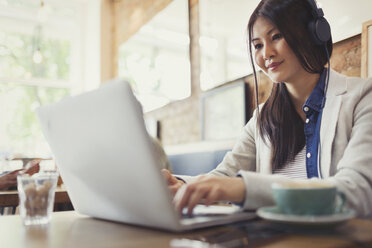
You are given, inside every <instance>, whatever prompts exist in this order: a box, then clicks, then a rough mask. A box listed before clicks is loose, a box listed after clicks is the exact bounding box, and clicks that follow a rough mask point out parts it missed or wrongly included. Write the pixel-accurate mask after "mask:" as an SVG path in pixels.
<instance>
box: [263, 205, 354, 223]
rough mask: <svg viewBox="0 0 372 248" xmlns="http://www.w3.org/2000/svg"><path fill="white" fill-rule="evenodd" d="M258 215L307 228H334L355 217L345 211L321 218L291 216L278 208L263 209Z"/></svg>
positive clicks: (350, 211) (348, 210)
mask: <svg viewBox="0 0 372 248" xmlns="http://www.w3.org/2000/svg"><path fill="white" fill-rule="evenodd" d="M257 215H258V216H260V217H261V218H263V219H266V220H270V221H273V222H277V223H283V224H292V225H306V226H332V225H337V224H340V223H343V222H345V221H348V220H350V219H352V218H354V217H355V211H354V210H352V209H345V210H343V211H342V212H340V213H336V214H331V215H321V216H306V215H289V214H284V213H282V212H281V211H280V210H279V209H278V207H277V206H271V207H262V208H259V209H258V210H257Z"/></svg>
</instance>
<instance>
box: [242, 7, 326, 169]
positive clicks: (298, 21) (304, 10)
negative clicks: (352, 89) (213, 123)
mask: <svg viewBox="0 0 372 248" xmlns="http://www.w3.org/2000/svg"><path fill="white" fill-rule="evenodd" d="M315 11H316V10H315V9H314V7H313V6H312V5H311V4H310V3H309V1H307V0H261V2H260V3H259V4H258V6H257V8H256V9H255V10H254V12H253V14H252V15H251V17H250V19H249V22H248V38H249V43H248V47H249V52H250V59H251V62H252V66H253V74H254V79H255V85H256V103H257V102H258V100H257V97H258V93H257V92H258V89H257V73H256V69H255V66H254V62H253V55H252V44H251V43H252V29H253V25H254V24H255V22H256V20H257V18H259V17H263V18H266V19H267V20H269V21H270V22H271V23H272V24H273V25H274V26H275V27H276V28H277V29H278V30H279V32H280V33H281V34H282V35H283V37H284V39H285V40H286V42H287V43H288V45H289V47H290V48H291V49H292V51H293V52H294V54H295V55H296V57H297V59H298V60H299V62H300V63H301V65H302V67H303V68H304V69H305V70H306V71H307V72H310V73H321V72H322V71H323V69H324V66H325V65H326V64H327V62H328V60H329V57H330V56H331V54H332V49H333V47H332V37H331V38H330V39H329V40H328V41H327V43H326V44H325V45H317V44H316V43H315V41H314V40H313V36H312V34H311V33H310V30H309V28H308V26H309V23H310V22H311V21H313V20H314V19H315V16H316V14H315V13H316V12H315ZM257 109H258V112H259V113H257V116H258V118H257V121H258V125H259V131H260V135H261V137H262V139H263V140H264V141H265V142H267V140H268V141H269V142H270V144H271V146H272V147H271V151H272V152H271V162H272V168H273V170H274V169H279V168H282V167H283V166H284V165H285V164H286V163H287V162H288V161H292V160H293V159H294V158H295V156H296V155H297V154H298V153H299V152H300V151H301V150H302V148H303V147H304V145H305V134H304V123H303V121H302V119H301V117H300V116H299V115H298V114H297V112H296V110H295V108H294V105H293V104H292V101H291V99H290V97H289V94H288V91H287V88H286V86H285V84H284V83H283V82H280V83H275V84H274V85H273V88H272V91H271V94H270V96H269V98H268V99H267V101H266V102H265V104H264V106H263V107H262V110H261V111H259V108H258V106H257Z"/></svg>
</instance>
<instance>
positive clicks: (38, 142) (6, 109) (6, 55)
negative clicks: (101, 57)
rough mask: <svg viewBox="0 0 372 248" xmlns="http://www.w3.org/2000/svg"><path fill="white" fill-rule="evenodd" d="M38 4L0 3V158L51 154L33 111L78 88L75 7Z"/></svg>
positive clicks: (24, 0)
mask: <svg viewBox="0 0 372 248" xmlns="http://www.w3.org/2000/svg"><path fill="white" fill-rule="evenodd" d="M40 3H41V2H40V1H35V0H19V1H10V0H8V1H1V2H0V120H1V121H0V133H1V134H2V135H1V136H0V137H1V138H0V156H2V157H6V158H9V157H12V156H20V157H44V158H46V157H50V156H51V154H50V151H49V146H48V144H47V143H46V142H45V140H44V138H43V135H42V132H41V128H40V126H39V122H38V120H37V117H36V115H35V113H34V111H35V109H36V108H37V107H38V106H40V105H44V104H48V103H51V102H55V101H58V100H60V99H61V98H63V97H65V96H68V95H69V94H70V93H71V91H72V90H73V89H74V87H76V85H74V83H73V78H74V75H73V70H72V65H73V64H74V63H75V60H74V59H76V58H74V57H73V56H72V51H73V49H76V48H75V47H76V40H75V39H74V37H73V34H75V33H74V30H75V29H76V28H74V26H76V25H74V24H75V20H76V18H75V15H76V12H75V9H74V8H73V5H71V4H70V5H67V4H66V5H61V2H60V3H59V4H58V5H56V4H54V2H53V1H50V2H49V1H48V5H46V4H45V5H43V6H41V4H40ZM56 3H57V2H56Z"/></svg>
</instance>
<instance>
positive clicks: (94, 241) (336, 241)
mask: <svg viewBox="0 0 372 248" xmlns="http://www.w3.org/2000/svg"><path fill="white" fill-rule="evenodd" d="M371 234H372V220H362V219H353V220H351V221H349V222H347V223H346V224H343V225H341V226H338V227H336V228H334V229H330V230H329V229H316V230H306V229H304V230H301V229H298V228H289V227H286V226H276V225H274V224H272V223H270V222H267V221H263V220H259V219H257V220H253V221H248V222H245V223H237V224H234V225H230V226H222V227H214V228H207V229H203V230H199V231H193V232H187V233H183V234H175V233H170V232H166V231H159V230H154V229H148V228H142V227H137V226H130V225H125V224H121V223H115V222H109V221H103V220H97V219H93V218H90V217H87V216H84V215H80V214H78V213H76V212H75V211H69V212H55V213H53V218H52V221H51V223H50V224H49V225H47V226H44V227H37V226H36V227H25V226H23V225H22V222H21V218H20V216H18V215H14V216H3V217H0V244H1V247H13V248H18V247H29V248H34V247H35V248H36V247H37V248H44V247H56V248H59V247H79V248H84V247H89V248H91V247H92V248H95V247H97V248H98V247H99V248H102V247H103V248H104V247H111V248H113V247H136V248H141V247H146V248H157V247H159V248H160V247H161V248H164V247H172V246H171V244H177V242H180V240H182V239H187V241H186V242H189V243H188V244H189V245H186V246H183V247H200V246H191V245H190V244H191V243H190V242H198V241H195V240H204V241H209V242H210V243H216V242H217V243H220V244H222V245H223V246H222V247H248V246H249V247H285V248H291V247H296V248H298V247H300V248H307V247H311V248H312V247H317V248H318V247H320V248H322V247H327V248H329V247H332V248H337V247H340V248H341V247H343V248H345V247H372V235H371ZM193 240H194V241H193ZM181 242H185V241H181ZM173 247H181V246H173ZM203 247H206V246H203ZM214 247H216V246H214Z"/></svg>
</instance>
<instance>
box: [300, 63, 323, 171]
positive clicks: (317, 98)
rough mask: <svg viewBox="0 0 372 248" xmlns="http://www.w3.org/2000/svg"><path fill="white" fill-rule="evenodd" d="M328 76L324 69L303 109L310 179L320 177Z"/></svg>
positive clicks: (307, 166)
mask: <svg viewBox="0 0 372 248" xmlns="http://www.w3.org/2000/svg"><path fill="white" fill-rule="evenodd" d="M326 74H327V69H324V70H323V72H322V74H321V75H320V78H319V81H318V83H317V85H316V86H315V88H314V90H313V91H312V92H311V94H310V96H309V98H308V99H307V100H306V102H305V104H304V106H303V107H302V110H303V111H304V113H305V115H306V120H305V124H304V129H305V130H304V131H305V140H306V171H307V177H308V178H312V177H320V175H319V173H318V144H319V139H320V122H321V120H322V112H323V101H324V87H325V79H326Z"/></svg>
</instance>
